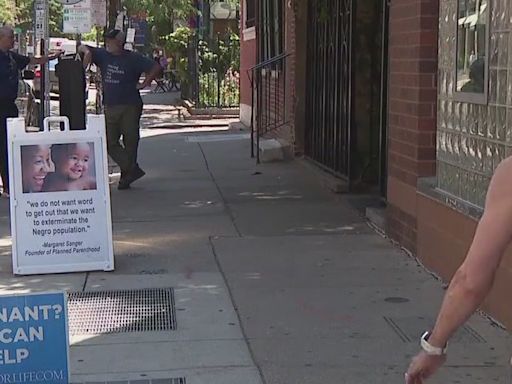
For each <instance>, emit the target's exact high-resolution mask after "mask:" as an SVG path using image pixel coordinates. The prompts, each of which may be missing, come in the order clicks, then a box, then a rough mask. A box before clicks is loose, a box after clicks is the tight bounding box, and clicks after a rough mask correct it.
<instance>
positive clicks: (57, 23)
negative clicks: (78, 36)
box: [0, 0, 63, 36]
mask: <svg viewBox="0 0 512 384" xmlns="http://www.w3.org/2000/svg"><path fill="white" fill-rule="evenodd" d="M62 19H63V7H62V4H61V3H59V2H58V1H57V0H50V20H49V25H50V36H61V35H62ZM33 21H34V0H0V22H3V23H6V24H10V25H14V26H16V27H18V28H21V30H22V31H23V32H26V31H28V30H32V29H33Z"/></svg>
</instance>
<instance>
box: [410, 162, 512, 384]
mask: <svg viewBox="0 0 512 384" xmlns="http://www.w3.org/2000/svg"><path fill="white" fill-rule="evenodd" d="M511 175H512V158H508V159H507V160H505V161H503V162H502V163H501V164H500V165H499V166H498V168H497V169H496V171H495V173H494V176H493V178H492V180H491V184H490V186H489V190H488V193H487V201H486V204H485V211H484V215H483V217H482V219H481V220H480V223H479V224H478V227H477V229H476V232H475V236H474V238H473V243H472V244H471V247H470V249H469V252H468V254H467V256H466V260H465V261H464V263H463V264H462V265H461V266H460V268H459V269H458V270H457V272H456V273H455V276H454V277H453V279H452V282H451V284H450V287H449V288H448V291H447V292H446V295H445V298H444V301H443V304H442V306H441V310H440V312H439V315H438V318H437V322H436V325H435V327H434V329H433V331H432V334H431V335H430V337H429V340H428V342H429V343H430V344H431V345H433V346H435V347H444V346H445V345H446V344H447V342H448V340H449V339H450V337H451V336H453V334H454V333H455V331H456V330H457V329H458V328H459V327H460V326H462V325H463V324H464V323H465V322H466V321H467V320H468V318H469V317H470V316H471V315H472V314H473V312H474V311H475V310H476V309H477V308H478V307H479V305H480V304H481V303H482V302H483V301H484V300H485V297H486V296H487V294H488V293H489V291H490V290H491V288H492V285H493V282H494V278H495V275H496V270H497V269H498V266H499V264H500V262H501V259H502V258H503V254H504V252H505V250H506V248H507V246H508V244H509V243H510V240H511V239H512V185H511V183H510V177H511ZM445 359H446V358H445V356H432V355H428V354H426V353H425V352H423V351H422V352H420V353H419V354H418V355H417V356H416V357H415V358H414V359H413V361H412V363H411V365H410V366H409V369H408V371H407V374H406V383H407V384H417V383H423V380H425V379H427V378H428V377H430V376H431V375H432V374H433V373H434V372H435V371H436V370H437V369H438V368H439V367H440V366H441V365H442V364H443V363H444V362H445Z"/></svg>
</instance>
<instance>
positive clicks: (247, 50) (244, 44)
mask: <svg viewBox="0 0 512 384" xmlns="http://www.w3.org/2000/svg"><path fill="white" fill-rule="evenodd" d="M241 39H242V41H241V42H240V102H241V103H242V104H247V105H251V83H250V81H249V78H248V77H247V71H248V70H249V69H250V68H252V67H253V66H255V65H256V39H252V40H249V41H243V34H242V37H241Z"/></svg>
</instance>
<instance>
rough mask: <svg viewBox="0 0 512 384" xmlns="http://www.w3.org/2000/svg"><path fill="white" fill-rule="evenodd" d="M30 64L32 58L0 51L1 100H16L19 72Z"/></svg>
mask: <svg viewBox="0 0 512 384" xmlns="http://www.w3.org/2000/svg"><path fill="white" fill-rule="evenodd" d="M29 63H30V58H28V57H26V56H22V55H18V54H17V53H15V52H11V51H8V52H4V51H2V50H0V100H7V101H14V100H16V98H17V97H18V81H19V72H20V71H21V70H22V69H23V68H25V67H26V66H27V65H28V64H29Z"/></svg>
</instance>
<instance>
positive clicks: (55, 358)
mask: <svg viewBox="0 0 512 384" xmlns="http://www.w3.org/2000/svg"><path fill="white" fill-rule="evenodd" d="M68 351H69V343H68V329H67V311H66V297H65V294H64V293H42V294H30V295H26V296H1V297H0V383H1V384H4V383H12V384H15V383H16V384H17V383H46V384H50V383H51V384H67V383H68V381H69V358H68V356H69V354H68Z"/></svg>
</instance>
